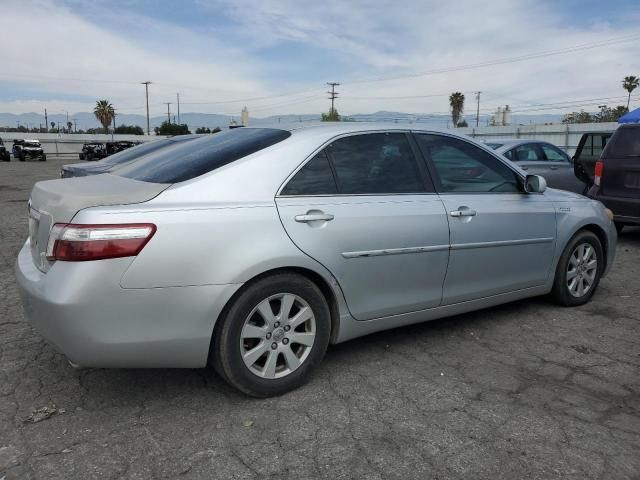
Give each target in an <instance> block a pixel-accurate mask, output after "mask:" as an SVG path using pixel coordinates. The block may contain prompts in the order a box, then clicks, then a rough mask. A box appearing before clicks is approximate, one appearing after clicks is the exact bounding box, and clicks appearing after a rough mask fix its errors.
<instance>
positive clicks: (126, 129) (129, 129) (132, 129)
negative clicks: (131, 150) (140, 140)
mask: <svg viewBox="0 0 640 480" xmlns="http://www.w3.org/2000/svg"><path fill="white" fill-rule="evenodd" d="M113 133H121V134H126V135H144V131H143V130H142V127H139V126H138V125H124V124H122V125H120V126H118V127H116V129H115V130H114V131H113Z"/></svg>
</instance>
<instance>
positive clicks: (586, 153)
mask: <svg viewBox="0 0 640 480" xmlns="http://www.w3.org/2000/svg"><path fill="white" fill-rule="evenodd" d="M611 135H613V132H590V133H584V134H582V137H581V138H580V142H578V148H576V153H575V154H574V156H573V169H574V173H575V176H576V177H577V178H579V179H580V180H581V181H582V182H583V183H584V184H585V185H587V190H589V188H591V186H592V185H593V177H594V170H595V166H596V162H597V161H598V160H599V159H600V156H601V155H602V152H603V151H604V147H605V146H606V145H607V142H608V141H609V139H610V138H611Z"/></svg>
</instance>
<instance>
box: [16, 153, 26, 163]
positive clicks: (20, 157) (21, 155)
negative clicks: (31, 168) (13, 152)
mask: <svg viewBox="0 0 640 480" xmlns="http://www.w3.org/2000/svg"><path fill="white" fill-rule="evenodd" d="M18 160H20V161H21V162H24V161H25V160H26V157H25V155H24V153H20V154H18Z"/></svg>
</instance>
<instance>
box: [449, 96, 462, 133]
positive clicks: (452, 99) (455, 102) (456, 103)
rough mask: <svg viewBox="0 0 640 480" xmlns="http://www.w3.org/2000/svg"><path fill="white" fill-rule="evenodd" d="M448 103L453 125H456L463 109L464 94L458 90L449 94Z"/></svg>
mask: <svg viewBox="0 0 640 480" xmlns="http://www.w3.org/2000/svg"><path fill="white" fill-rule="evenodd" d="M449 105H450V106H451V120H453V126H454V127H457V126H458V122H459V121H460V117H461V116H462V112H463V111H464V95H463V94H462V93H460V92H454V93H452V94H451V95H449Z"/></svg>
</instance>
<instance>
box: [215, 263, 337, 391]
mask: <svg viewBox="0 0 640 480" xmlns="http://www.w3.org/2000/svg"><path fill="white" fill-rule="evenodd" d="M219 321H220V322H221V323H220V324H219V325H217V326H216V329H215V332H214V338H213V342H212V350H211V354H210V359H211V363H213V366H214V368H215V369H216V371H217V372H218V374H219V375H220V376H221V377H223V378H224V379H225V380H226V381H227V382H228V383H229V384H231V385H232V386H233V387H235V388H237V389H239V390H241V391H243V392H244V393H246V394H248V395H252V396H255V397H269V396H274V395H281V394H283V393H285V392H288V391H290V390H293V389H295V388H297V387H299V386H300V385H301V384H302V383H304V381H305V380H306V379H307V378H308V377H309V376H310V374H311V372H312V370H314V369H315V367H316V366H318V364H319V363H320V361H321V360H322V358H323V357H324V354H325V352H326V350H327V345H328V344H329V333H330V328H331V320H330V313H329V307H328V305H327V302H326V300H325V298H324V296H323V294H322V292H321V291H320V289H319V288H318V287H317V286H316V285H315V284H314V283H313V282H311V281H310V280H309V279H307V278H305V277H302V276H299V275H295V274H289V273H283V274H276V275H273V276H269V277H265V278H263V279H260V280H258V281H257V282H255V283H253V284H251V285H249V286H248V287H247V288H246V289H245V290H244V291H243V292H242V293H241V294H240V295H239V296H238V298H237V299H236V300H235V301H234V302H233V304H232V305H231V307H230V308H229V309H228V311H227V312H226V314H225V315H224V316H223V318H221V319H220V320H219Z"/></svg>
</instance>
